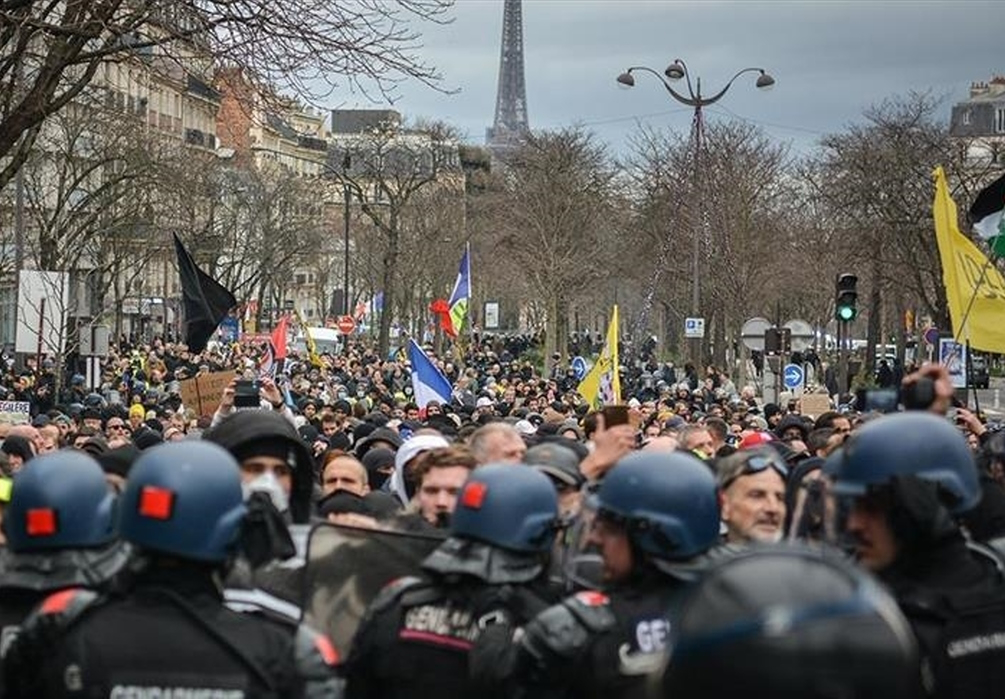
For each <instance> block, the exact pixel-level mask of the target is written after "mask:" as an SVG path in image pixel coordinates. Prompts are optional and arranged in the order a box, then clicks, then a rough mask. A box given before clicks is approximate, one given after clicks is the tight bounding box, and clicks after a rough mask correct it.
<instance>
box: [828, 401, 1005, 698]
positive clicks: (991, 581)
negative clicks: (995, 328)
mask: <svg viewBox="0 0 1005 699" xmlns="http://www.w3.org/2000/svg"><path fill="white" fill-rule="evenodd" d="M824 470H825V473H827V474H828V475H829V476H830V477H831V478H832V479H833V481H834V485H833V489H834V492H835V493H836V495H837V496H838V498H839V506H838V507H837V508H836V511H837V512H839V513H843V522H841V523H839V526H838V527H837V530H838V531H841V532H843V534H844V536H845V537H846V538H847V543H848V544H849V547H850V548H851V549H852V550H853V552H854V554H855V556H856V557H857V558H858V561H859V563H860V564H861V565H862V566H864V567H865V568H867V569H869V570H871V571H873V572H874V573H876V574H877V575H878V576H879V578H880V579H881V580H882V581H883V582H884V583H886V585H887V586H888V587H889V588H890V589H891V590H892V592H893V594H894V596H895V597H896V599H897V601H898V603H899V604H900V606H901V609H902V610H903V611H904V613H905V615H906V616H907V618H908V619H909V620H910V622H911V625H912V627H913V628H914V631H915V634H916V636H917V638H918V641H919V645H920V650H921V658H922V678H923V680H924V686H925V689H926V691H927V692H928V693H929V694H930V695H932V696H936V697H957V696H967V697H982V696H991V693H992V692H996V691H998V690H997V689H996V688H997V687H1000V686H1001V685H1002V683H1005V647H1003V646H1002V644H1001V643H1000V639H1001V638H1003V637H1005V583H1003V580H1002V574H1001V569H1000V564H999V562H998V560H997V559H996V558H995V557H994V556H991V555H988V554H984V553H980V552H979V551H978V550H977V549H976V548H974V547H971V546H969V545H968V543H967V541H966V539H965V538H964V535H963V533H962V531H961V530H960V528H959V526H958V525H957V523H956V521H955V520H954V516H958V515H960V514H961V513H964V512H966V511H967V510H969V509H971V508H972V507H973V506H974V505H975V504H976V503H977V502H978V500H979V498H980V484H979V481H978V477H977V470H976V467H975V464H974V460H973V457H972V455H971V453H970V450H969V449H968V448H967V443H966V441H965V440H964V438H963V437H962V436H961V435H960V433H959V431H958V430H957V429H956V428H955V427H954V426H953V425H952V424H951V423H950V422H949V421H947V420H946V419H945V418H944V417H939V416H936V415H933V414H931V413H926V412H907V413H900V414H896V415H889V416H885V417H882V418H880V419H878V420H876V421H874V422H870V423H868V424H866V425H865V426H864V427H862V428H860V429H859V430H857V431H856V432H854V433H853V434H852V435H851V437H849V438H848V440H847V441H846V442H845V444H844V446H843V447H842V448H841V449H839V450H838V451H836V452H834V453H833V454H831V456H830V457H828V459H827V462H826V464H825V467H824Z"/></svg>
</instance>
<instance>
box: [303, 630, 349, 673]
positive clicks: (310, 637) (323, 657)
mask: <svg viewBox="0 0 1005 699" xmlns="http://www.w3.org/2000/svg"><path fill="white" fill-rule="evenodd" d="M296 653H297V665H298V666H303V665H304V664H305V663H306V664H308V665H314V664H320V665H323V666H326V667H334V666H336V665H338V664H339V663H340V662H341V658H340V656H339V653H338V651H337V650H336V649H335V644H333V643H332V642H331V639H330V638H328V637H327V636H325V635H324V634H322V633H318V632H317V631H315V630H314V629H312V628H310V627H309V626H305V625H304V624H300V625H299V626H298V627H297V634H296Z"/></svg>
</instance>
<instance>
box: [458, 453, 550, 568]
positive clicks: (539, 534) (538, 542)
mask: <svg viewBox="0 0 1005 699" xmlns="http://www.w3.org/2000/svg"><path fill="white" fill-rule="evenodd" d="M557 528H558V499H557V496H556V494H555V488H554V487H553V486H552V484H551V482H550V481H549V480H548V478H547V476H545V475H543V474H542V473H540V472H539V471H537V470H536V469H533V468H530V467H528V466H526V465H523V464H491V465H488V466H482V467H480V468H476V469H475V470H473V471H472V472H471V475H470V476H469V477H468V479H467V481H465V483H464V486H463V487H462V488H461V492H460V494H459V495H458V496H457V506H456V508H455V509H454V515H453V518H452V519H451V522H450V535H451V537H457V538H461V539H470V540H474V541H480V542H482V543H486V544H490V545H492V546H497V547H499V548H503V549H507V550H509V551H515V552H519V553H544V552H547V551H548V550H550V548H551V545H552V542H553V541H554V539H555V532H556V530H557Z"/></svg>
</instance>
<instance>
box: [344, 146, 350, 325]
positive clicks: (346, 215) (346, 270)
mask: <svg viewBox="0 0 1005 699" xmlns="http://www.w3.org/2000/svg"><path fill="white" fill-rule="evenodd" d="M350 167H352V156H351V155H350V154H349V152H348V151H346V154H345V156H343V158H342V200H343V208H342V217H343V222H344V232H345V238H344V240H343V244H342V245H343V248H344V249H343V255H344V257H343V262H344V263H345V266H344V268H343V273H344V276H343V277H342V278H343V279H344V280H345V284H344V285H343V288H342V315H346V316H347V315H349V197H350V195H351V194H352V191H351V190H350V189H349V180H348V174H349V168H350Z"/></svg>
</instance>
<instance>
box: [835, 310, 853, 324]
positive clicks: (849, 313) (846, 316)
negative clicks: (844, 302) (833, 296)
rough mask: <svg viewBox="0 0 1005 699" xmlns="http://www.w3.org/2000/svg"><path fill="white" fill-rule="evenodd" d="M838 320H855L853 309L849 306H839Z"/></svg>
mask: <svg viewBox="0 0 1005 699" xmlns="http://www.w3.org/2000/svg"><path fill="white" fill-rule="evenodd" d="M837 317H838V320H845V321H847V320H855V309H854V308H852V307H851V306H841V307H839V308H838V309H837Z"/></svg>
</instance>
